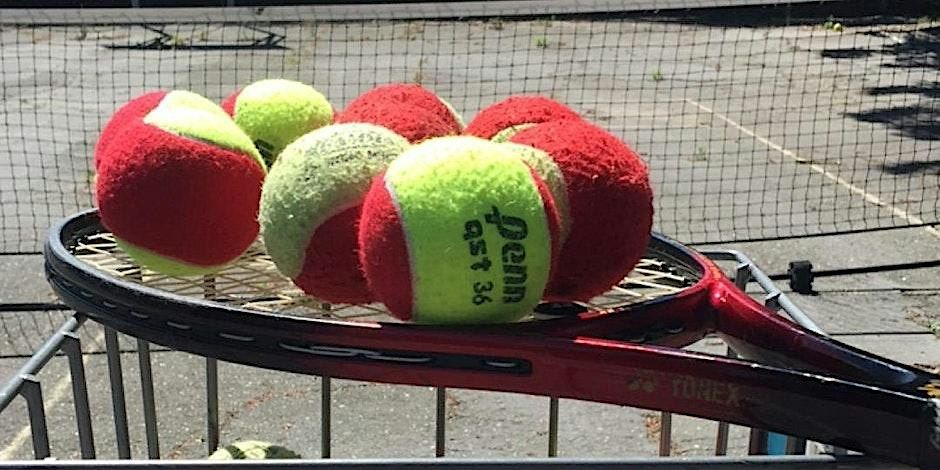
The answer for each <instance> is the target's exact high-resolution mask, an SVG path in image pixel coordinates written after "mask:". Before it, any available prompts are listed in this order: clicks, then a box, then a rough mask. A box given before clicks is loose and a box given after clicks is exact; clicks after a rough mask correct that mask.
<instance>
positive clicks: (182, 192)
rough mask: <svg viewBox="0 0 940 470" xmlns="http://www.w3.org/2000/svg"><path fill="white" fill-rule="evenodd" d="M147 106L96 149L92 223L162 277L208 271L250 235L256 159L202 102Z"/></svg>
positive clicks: (256, 196) (181, 97)
mask: <svg viewBox="0 0 940 470" xmlns="http://www.w3.org/2000/svg"><path fill="white" fill-rule="evenodd" d="M152 104H153V106H152V108H151V109H149V110H148V111H147V112H146V113H145V114H142V113H140V112H137V113H136V114H142V115H140V116H139V117H133V118H132V119H130V118H129V119H128V121H127V122H126V123H124V125H123V126H121V128H120V129H118V130H116V131H115V132H114V134H113V135H112V136H110V139H109V140H110V142H109V143H108V144H107V146H105V147H104V148H103V152H102V154H101V158H100V160H99V163H98V175H97V181H96V187H95V199H96V202H97V206H98V212H99V215H100V217H101V222H102V224H103V225H104V226H105V227H106V228H107V229H108V230H109V231H111V232H112V233H113V234H114V236H115V238H116V239H117V242H118V245H119V246H121V247H122V248H123V249H124V250H125V251H126V252H127V253H128V254H129V255H130V256H131V257H132V258H133V259H134V260H135V261H136V262H138V263H139V264H140V265H142V266H145V267H147V268H150V269H153V270H154V271H158V272H162V273H165V274H170V275H196V274H205V273H210V272H214V271H217V270H219V269H221V268H223V267H224V266H225V265H227V264H228V263H230V262H232V261H234V260H235V259H237V258H238V257H239V256H240V255H242V254H243V253H244V252H245V251H246V250H247V249H248V247H249V246H250V245H251V243H252V242H253V241H254V240H255V239H256V237H257V234H258V230H259V225H258V220H257V215H258V204H259V200H260V196H261V185H262V181H263V180H264V176H265V172H266V170H265V166H264V162H263V161H262V159H261V155H260V154H259V153H258V151H257V150H256V149H255V147H254V145H253V144H252V142H251V139H250V138H248V136H247V135H245V133H244V132H242V131H241V129H239V128H238V126H236V125H235V123H234V122H233V121H232V119H231V118H230V117H229V116H228V115H227V114H226V113H225V112H224V111H223V110H222V109H221V108H220V107H219V106H218V105H216V104H214V103H211V102H209V101H208V100H206V99H205V98H203V97H201V96H199V95H196V94H194V93H190V92H186V91H171V92H169V93H166V94H165V95H164V96H163V97H162V99H160V100H159V102H157V103H152ZM210 105H211V106H210Z"/></svg>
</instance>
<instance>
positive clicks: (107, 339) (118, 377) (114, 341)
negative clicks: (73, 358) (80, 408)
mask: <svg viewBox="0 0 940 470" xmlns="http://www.w3.org/2000/svg"><path fill="white" fill-rule="evenodd" d="M104 344H105V352H106V353H107V355H108V376H109V378H110V381H111V408H112V409H113V410H114V411H113V413H114V416H113V417H114V438H115V444H116V445H117V451H118V458H119V459H124V460H126V459H130V458H131V440H130V436H129V434H128V431H127V399H126V397H127V395H126V394H125V393H124V372H123V370H122V368H121V346H120V343H118V337H117V332H116V331H114V330H113V329H111V328H108V327H104Z"/></svg>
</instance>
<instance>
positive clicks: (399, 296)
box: [358, 176, 413, 321]
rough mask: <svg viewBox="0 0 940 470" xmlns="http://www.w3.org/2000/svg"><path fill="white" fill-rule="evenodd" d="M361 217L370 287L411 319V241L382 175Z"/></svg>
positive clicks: (362, 259) (361, 252)
mask: <svg viewBox="0 0 940 470" xmlns="http://www.w3.org/2000/svg"><path fill="white" fill-rule="evenodd" d="M359 220H360V225H359V233H358V236H359V238H358V240H359V246H360V249H359V251H358V253H359V262H360V264H361V266H362V270H363V271H364V272H365V273H366V277H367V278H368V273H373V276H372V279H370V280H369V281H368V283H369V286H370V289H371V290H372V291H373V292H375V294H376V295H377V296H378V297H379V298H381V299H382V303H383V304H385V306H386V307H387V308H388V310H389V312H391V313H392V314H393V315H395V316H396V317H398V318H399V319H401V320H405V321H408V320H411V307H412V298H413V293H412V284H411V279H412V278H411V266H410V265H409V264H408V262H407V260H408V259H409V255H408V243H407V241H406V240H405V230H404V228H403V227H402V223H401V215H399V213H398V208H397V207H396V206H395V201H394V200H393V199H392V196H391V195H390V194H389V192H388V190H387V189H386V188H385V179H384V178H383V177H382V176H379V177H377V178H376V179H375V182H374V183H373V184H372V187H371V189H370V190H369V192H368V193H367V194H366V198H365V200H364V201H363V203H362V215H361V218H360V219H359ZM366 248H367V249H366ZM379 273H380V274H379Z"/></svg>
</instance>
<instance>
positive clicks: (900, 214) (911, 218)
mask: <svg viewBox="0 0 940 470" xmlns="http://www.w3.org/2000/svg"><path fill="white" fill-rule="evenodd" d="M685 101H686V102H688V103H690V104H693V105H695V106H697V107H698V108H699V109H702V110H703V111H706V112H708V113H710V114H712V115H714V116H716V117H718V119H721V120H722V121H725V122H726V123H728V124H730V125H731V126H732V127H734V128H735V129H737V130H739V131H741V132H743V133H745V134H747V135H749V136H751V137H753V138H755V139H757V140H758V141H759V142H761V143H762V144H764V145H766V146H768V147H770V148H772V149H774V150H776V151H778V152H780V153H781V154H783V155H784V156H787V157H790V158H791V159H793V160H794V161H796V162H799V163H805V162H806V159H804V158H800V157H799V156H797V154H796V153H794V152H793V151H791V150H788V149H785V148H783V147H782V146H780V145H778V144H777V143H775V142H773V141H771V140H769V139H767V138H766V137H763V136H761V135H758V134H757V133H755V132H754V131H752V130H750V129H748V128H746V127H744V126H742V125H741V124H738V123H737V122H734V121H733V120H732V119H731V118H729V117H728V116H725V115H723V114H721V113H719V112H718V111H715V110H713V109H711V108H709V107H708V106H705V105H704V104H701V103H698V102H696V101H694V100H691V99H689V98H685ZM807 166H809V168H810V169H811V170H813V171H815V172H816V173H819V174H821V175H823V176H825V177H826V178H828V179H830V180H832V181H834V182H836V183H838V184H839V185H840V186H842V187H844V188H846V189H848V190H849V191H850V192H852V193H854V194H857V195H859V196H861V197H862V198H863V199H865V200H866V201H868V202H870V203H872V204H874V205H876V206H881V207H884V208H886V209H890V210H891V213H892V214H894V216H895V217H897V218H899V219H902V220H905V221H907V222H909V223H910V224H911V225H923V224H924V221H923V220H921V219H920V218H919V217H917V216H915V215H912V214H909V213H908V212H907V211H905V210H904V209H901V208H899V207H897V206H894V205H892V204H889V203H887V202H885V201H882V200H881V199H880V198H879V197H878V196H875V195H874V194H871V193H869V192H868V191H865V190H864V189H862V188H860V187H858V186H855V185H854V184H852V183H850V182H848V181H846V180H845V179H844V178H842V177H840V176H838V175H835V174H833V173H832V172H830V171H829V170H827V169H825V168H823V167H822V166H821V165H817V164H815V163H810V164H808V165H807ZM924 230H926V231H927V233H929V234H931V235H933V236H935V237H937V238H940V231H937V229H935V228H933V227H932V226H929V225H928V226H926V227H925V228H924Z"/></svg>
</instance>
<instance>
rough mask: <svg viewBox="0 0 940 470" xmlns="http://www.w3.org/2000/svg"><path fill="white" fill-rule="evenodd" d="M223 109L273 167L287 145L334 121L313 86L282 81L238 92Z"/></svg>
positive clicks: (260, 82)
mask: <svg viewBox="0 0 940 470" xmlns="http://www.w3.org/2000/svg"><path fill="white" fill-rule="evenodd" d="M222 108H223V109H225V111H226V112H228V113H229V114H230V115H231V116H232V118H234V119H235V123H236V124H238V126H239V127H241V128H242V130H244V131H245V133H246V134H248V137H251V140H252V141H254V143H255V146H256V147H257V148H258V151H259V152H261V155H262V156H263V157H264V160H265V162H266V163H267V164H268V165H269V166H270V165H272V164H273V163H274V161H275V160H276V159H277V156H278V155H279V154H280V153H281V151H282V150H283V149H284V147H286V146H287V144H289V143H291V142H293V141H294V140H295V139H297V138H298V137H300V136H302V135H304V134H306V133H307V132H310V131H312V130H314V129H317V128H319V127H323V126H325V125H327V124H330V123H331V122H333V106H332V105H331V104H330V103H329V101H327V99H326V98H325V97H324V96H323V95H322V94H321V93H320V92H319V91H317V90H316V89H314V88H313V87H311V86H309V85H306V84H304V83H300V82H296V81H293V80H284V79H279V78H272V79H265V80H258V81H256V82H253V83H251V84H249V85H247V86H245V87H244V88H242V89H240V90H238V91H235V92H234V93H232V94H231V95H229V96H228V97H227V98H225V100H224V101H222Z"/></svg>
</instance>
